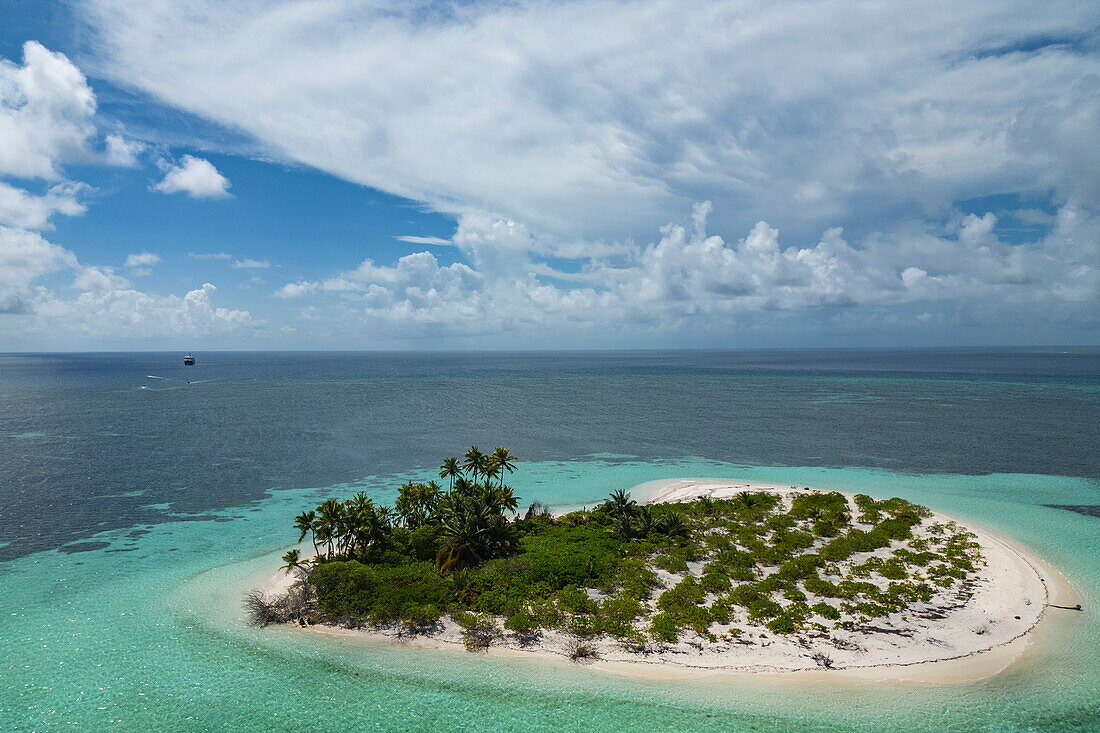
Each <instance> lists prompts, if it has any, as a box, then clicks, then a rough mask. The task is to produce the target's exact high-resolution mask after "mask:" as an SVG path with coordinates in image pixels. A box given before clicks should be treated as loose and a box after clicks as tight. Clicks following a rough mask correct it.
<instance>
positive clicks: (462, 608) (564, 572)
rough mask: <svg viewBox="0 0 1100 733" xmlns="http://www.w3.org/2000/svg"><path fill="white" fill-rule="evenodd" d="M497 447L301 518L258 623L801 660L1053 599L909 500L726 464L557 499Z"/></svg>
mask: <svg viewBox="0 0 1100 733" xmlns="http://www.w3.org/2000/svg"><path fill="white" fill-rule="evenodd" d="M515 469H516V459H515V457H514V456H513V455H512V454H511V452H510V451H509V450H508V449H506V448H497V449H496V450H495V451H493V452H492V453H489V454H484V453H482V452H481V451H480V450H478V449H477V448H476V447H473V448H471V449H470V450H469V451H467V452H466V454H465V456H464V458H463V459H459V458H448V459H446V460H445V461H443V464H442V466H441V469H440V478H441V480H443V481H444V482H445V483H446V486H445V487H444V485H442V484H440V483H439V482H436V481H430V482H426V483H407V484H405V485H403V486H401V487H400V488H399V490H398V497H397V500H396V502H395V504H394V506H393V507H389V506H381V505H379V504H376V503H375V502H374V501H372V500H371V499H370V498H368V497H366V496H365V495H363V494H358V495H356V496H354V497H352V498H351V499H348V500H346V501H338V500H336V499H329V500H327V501H325V502H323V503H322V504H321V505H320V506H318V507H317V508H316V509H315V510H312V511H307V512H304V513H303V514H301V515H299V516H298V517H296V518H295V520H294V526H295V528H296V530H297V532H298V540H299V542H303V541H305V540H307V539H308V540H309V542H310V545H311V546H312V550H313V551H312V553H308V552H307V555H308V557H307V556H303V555H302V552H301V551H300V550H299V549H292V550H290V551H289V552H287V553H286V555H284V556H283V561H284V563H285V564H284V566H283V567H282V568H281V571H282V578H283V579H282V580H281V581H279V582H277V583H273V584H272V585H271V587H269V588H267V589H265V590H262V591H261V590H255V591H252V592H250V593H249V594H248V596H247V597H246V601H245V608H246V610H247V612H248V617H249V619H250V621H251V622H252V623H254V624H256V625H260V626H263V625H268V624H273V623H289V624H295V625H297V626H301V627H305V628H310V629H319V630H327V631H330V632H331V631H334V630H337V629H339V630H341V633H346V631H345V630H353V633H357V634H367V635H370V636H377V637H381V638H387V639H392V640H401V641H404V642H408V641H410V640H415V641H418V642H420V643H427V644H432V645H436V644H438V645H458V644H461V645H463V646H465V648H466V649H467V650H469V651H474V652H477V651H486V650H489V649H490V648H494V647H495V648H506V649H509V650H513V651H516V652H520V651H527V652H535V653H539V652H542V653H552V654H558V655H561V656H564V657H566V658H569V659H572V660H574V661H577V662H593V661H595V660H602V661H604V662H635V663H648V664H667V665H677V666H680V667H684V668H694V669H704V670H720V669H728V670H739V671H794V670H806V669H818V670H821V669H839V668H850V667H878V666H884V665H912V664H920V663H924V662H930V661H937V660H948V659H958V658H961V657H967V656H970V655H973V654H976V653H979V652H982V651H985V650H988V649H991V648H993V647H997V646H1000V645H1004V644H1007V643H1009V642H1011V641H1013V640H1015V639H1018V638H1020V637H1021V636H1023V635H1025V634H1026V633H1027V632H1028V631H1030V630H1031V629H1032V628H1033V627H1034V625H1035V624H1036V623H1037V621H1038V619H1039V618H1040V616H1041V615H1042V613H1043V610H1044V607H1045V606H1046V601H1047V587H1046V582H1045V581H1044V579H1043V577H1042V576H1041V575H1040V573H1039V571H1038V570H1037V569H1036V567H1035V565H1034V564H1033V563H1032V562H1031V561H1029V560H1028V559H1027V558H1026V557H1025V556H1024V555H1022V554H1021V553H1020V552H1018V551H1017V550H1016V549H1014V548H1013V547H1011V546H1010V545H1009V544H1008V543H1006V542H1004V541H1002V540H1000V539H998V538H995V537H993V536H992V535H989V534H988V533H984V532H979V531H976V530H974V529H973V528H968V527H966V526H963V525H962V524H960V523H958V522H955V521H953V520H951V519H950V518H947V517H944V516H941V515H937V514H935V513H933V512H932V511H930V510H929V509H927V508H925V507H922V506H918V505H916V504H913V503H910V502H908V501H906V500H904V499H900V498H892V499H874V498H872V497H870V496H867V495H864V494H855V495H847V494H843V493H840V492H836V491H828V492H827V491H817V490H813V489H809V488H804V487H802V488H800V487H779V486H764V485H760V484H748V483H741V482H730V481H715V480H708V481H691V480H681V481H669V482H665V483H664V484H663V485H661V486H660V487H659V490H658V491H657V492H656V494H655V495H654V496H652V497H650V498H649V500H648V501H647V502H645V503H639V502H637V501H635V500H634V499H633V498H632V497H631V495H630V494H629V493H628V492H626V491H625V490H622V489H620V490H616V491H614V492H612V493H611V494H610V496H609V497H608V498H607V500H605V501H604V502H602V503H601V504H599V505H597V506H595V507H594V508H591V509H582V510H579V511H573V512H569V513H565V514H560V515H555V514H554V513H552V512H551V511H550V510H549V509H548V508H547V507H546V506H544V505H542V504H539V503H537V502H536V503H533V504H531V505H529V506H528V507H526V508H525V509H523V510H522V511H521V510H520V500H519V497H517V496H516V495H515V494H514V493H513V491H512V489H511V488H509V486H508V485H507V484H506V479H507V476H508V474H510V473H512V472H513V471H514V470H515Z"/></svg>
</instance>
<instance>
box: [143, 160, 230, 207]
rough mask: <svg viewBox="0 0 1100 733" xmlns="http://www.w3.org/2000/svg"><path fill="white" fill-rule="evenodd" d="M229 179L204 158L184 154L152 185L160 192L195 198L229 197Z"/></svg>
mask: <svg viewBox="0 0 1100 733" xmlns="http://www.w3.org/2000/svg"><path fill="white" fill-rule="evenodd" d="M229 186H230V183H229V179H228V178H226V177H225V176H223V175H222V174H221V173H219V172H218V169H217V168H215V167H214V164H213V163H211V162H210V161H209V160H206V159H205V158H196V157H195V156H193V155H185V156H183V158H182V159H181V160H180V162H179V164H178V165H169V166H168V168H167V172H166V173H165V174H164V178H163V179H161V181H160V182H159V183H157V184H156V185H154V186H153V190H154V191H159V192H160V193H186V194H187V195H188V196H190V197H191V198H196V199H224V198H229V197H230V193H229Z"/></svg>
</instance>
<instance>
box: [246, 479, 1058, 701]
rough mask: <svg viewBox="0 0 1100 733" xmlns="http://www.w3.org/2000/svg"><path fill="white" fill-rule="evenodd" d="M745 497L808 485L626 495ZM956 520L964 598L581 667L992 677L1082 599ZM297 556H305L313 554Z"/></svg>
mask: <svg viewBox="0 0 1100 733" xmlns="http://www.w3.org/2000/svg"><path fill="white" fill-rule="evenodd" d="M742 491H768V492H774V493H777V494H780V495H782V496H783V497H784V498H786V499H788V500H789V499H790V498H792V497H793V496H795V495H797V494H799V493H805V492H812V491H814V489H811V488H807V487H793V486H777V485H771V484H760V483H755V482H744V481H737V480H734V479H726V480H722V479H671V480H664V481H654V482H649V483H646V484H642V485H639V486H636V487H634V488H633V489H632V495H633V496H634V497H635V498H636V499H638V500H639V501H640V502H643V503H660V502H670V503H676V502H683V501H692V500H695V499H698V498H700V497H703V496H709V497H712V498H716V499H720V498H727V497H731V496H734V495H736V494H737V493H739V492H742ZM951 521H954V522H956V523H957V524H960V525H962V526H964V527H965V528H966V529H968V530H969V531H971V532H972V533H973V534H974V535H975V538H976V539H975V541H976V542H977V543H978V544H979V545H980V548H981V553H982V556H983V558H984V565H983V566H982V567H981V568H980V569H979V571H978V573H977V575H976V577H975V578H974V579H973V580H972V581H968V583H967V585H966V588H965V592H960V591H959V589H955V588H953V589H951V590H950V591H949V592H945V593H943V594H940V595H938V596H937V597H936V598H934V599H932V601H930V602H929V603H927V604H918V605H916V606H914V607H912V608H909V609H907V610H906V611H904V612H900V613H895V614H891V615H890V616H888V617H885V618H880V619H876V620H875V621H874V622H873V623H869V624H864V625H862V626H860V627H857V628H855V629H851V630H844V631H839V630H836V631H833V632H832V633H831V634H815V633H808V634H791V635H781V634H773V633H771V632H770V631H768V630H766V629H763V628H759V627H756V628H750V629H746V630H745V632H746V633H745V634H744V635H743V636H741V637H738V638H737V639H730V640H728V641H726V642H724V643H719V644H700V643H697V642H693V641H691V640H685V641H681V642H678V643H676V644H674V645H670V646H669V647H667V648H665V649H662V650H661V651H656V652H653V653H650V654H644V655H643V654H638V653H632V652H629V651H627V650H625V649H624V648H622V647H621V646H620V645H619V644H617V643H615V642H613V641H610V640H598V641H596V642H595V646H596V648H597V649H598V652H599V659H596V660H594V661H592V662H590V663H589V664H588V666H589V667H590V668H592V669H598V670H603V671H606V672H608V673H612V674H620V675H629V676H637V677H644V678H651V679H677V678H687V677H699V676H718V675H747V674H751V675H753V676H755V677H770V676H775V677H781V678H797V679H800V680H805V681H807V682H813V681H815V680H820V681H822V682H824V683H829V681H838V680H846V681H852V682H914V683H930V684H953V683H960V682H966V681H972V680H977V679H983V678H986V677H989V676H992V675H995V674H998V673H999V672H1002V671H1004V670H1006V669H1008V668H1010V667H1011V666H1013V665H1014V664H1019V663H1022V662H1024V661H1025V660H1026V659H1027V658H1028V657H1029V654H1032V653H1034V650H1033V649H1032V640H1033V637H1034V631H1035V630H1036V628H1037V626H1038V625H1039V624H1040V622H1041V621H1044V620H1046V619H1048V618H1049V617H1050V616H1051V614H1052V612H1054V613H1061V614H1072V613H1076V612H1074V611H1065V610H1058V609H1051V608H1049V607H1048V604H1056V605H1063V606H1072V605H1074V604H1076V603H1079V602H1080V600H1079V598H1078V597H1077V594H1076V592H1075V591H1074V589H1073V588H1072V586H1070V584H1069V583H1068V581H1066V579H1065V578H1064V577H1063V576H1062V575H1061V574H1060V573H1059V572H1058V571H1057V570H1056V569H1054V568H1053V567H1051V566H1049V565H1048V564H1046V563H1045V562H1043V561H1042V560H1041V559H1039V558H1037V557H1035V556H1034V555H1033V554H1031V553H1029V552H1028V551H1027V550H1026V549H1024V548H1022V547H1020V546H1018V545H1017V544H1015V543H1013V542H1011V541H1009V540H1006V539H1005V538H1002V537H999V536H997V535H995V534H993V533H991V532H989V531H987V530H985V529H983V528H980V527H977V526H975V525H974V524H972V523H963V522H958V520H953V519H952V518H950V517H946V516H944V515H940V514H934V515H933V516H932V517H931V518H929V519H928V520H926V523H933V522H951ZM303 549H306V548H303ZM303 554H312V547H309V548H308V552H305V551H304V552H303ZM689 572H691V571H690V570H689ZM676 580H678V578H675V577H671V576H670V578H669V579H668V581H669V582H670V583H673V582H675V581H676ZM293 581H294V579H293V578H292V577H288V576H287V575H285V574H283V573H281V572H277V573H274V574H272V575H270V576H268V577H267V578H266V582H265V583H264V584H263V590H264V591H265V592H266V593H269V594H277V593H282V592H285V591H286V589H287V588H288V587H289V586H290V585H291V584H292V583H293ZM303 630H307V631H309V632H310V633H321V634H326V635H329V636H333V637H340V638H344V639H349V640H350V639H355V640H359V641H361V642H365V643H371V642H374V643H377V642H385V643H400V644H403V645H410V646H416V647H426V648H438V649H451V650H462V649H463V645H462V636H461V629H460V628H459V626H458V625H457V624H455V623H454V622H451V621H450V620H445V621H444V622H443V623H442V624H441V629H440V630H439V631H438V632H437V633H433V634H431V635H417V636H408V635H402V634H399V633H398V632H397V631H396V630H389V629H377V630H373V629H372V630H362V629H347V628H342V627H336V626H328V625H315V626H310V627H308V628H306V629H303ZM569 641H570V638H569V637H568V636H567V635H566V634H563V633H559V632H546V633H544V634H543V635H542V637H541V638H540V640H539V641H538V642H536V643H534V644H528V645H526V646H525V645H521V644H520V643H519V642H518V641H516V640H514V639H512V638H511V637H510V636H509V635H505V636H504V637H503V639H502V640H501V641H500V642H499V643H498V644H496V645H494V646H493V647H491V648H490V649H489V651H488V653H489V654H490V655H493V656H510V657H531V656H537V657H541V658H546V659H557V660H561V661H562V663H571V662H566V658H565V654H566V651H565V650H566V648H567V643H568V642H569ZM462 653H465V652H464V651H463V652H462ZM821 653H824V654H827V655H828V657H829V659H830V667H829V668H828V669H823V668H822V667H821V666H820V664H819V663H818V662H817V661H815V659H814V655H815V654H821Z"/></svg>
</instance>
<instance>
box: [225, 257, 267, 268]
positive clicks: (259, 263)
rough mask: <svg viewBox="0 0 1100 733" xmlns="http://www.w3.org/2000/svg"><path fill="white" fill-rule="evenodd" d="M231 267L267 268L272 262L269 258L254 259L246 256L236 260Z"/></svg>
mask: <svg viewBox="0 0 1100 733" xmlns="http://www.w3.org/2000/svg"><path fill="white" fill-rule="evenodd" d="M230 267H232V268H234V269H237V270H266V269H268V268H269V267H271V263H270V262H268V261H267V260H253V259H249V258H247V257H246V258H244V259H242V260H236V261H235V262H233V263H232V264H231V265H230Z"/></svg>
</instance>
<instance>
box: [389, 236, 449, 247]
mask: <svg viewBox="0 0 1100 733" xmlns="http://www.w3.org/2000/svg"><path fill="white" fill-rule="evenodd" d="M394 239H396V240H397V241H398V242H409V243H410V244H434V245H437V246H440V247H449V246H451V244H452V242H451V240H449V239H443V238H442V237H416V236H412V235H409V234H402V235H400V236H397V237H394Z"/></svg>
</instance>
